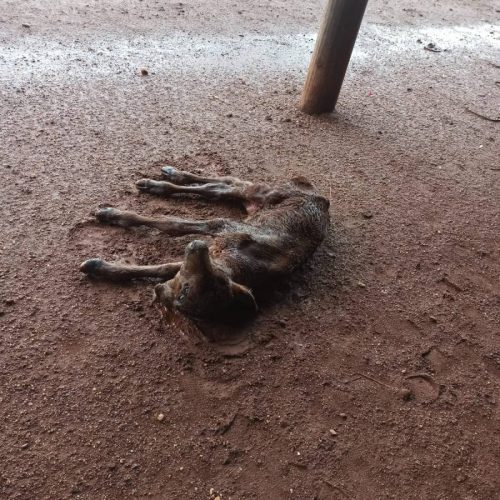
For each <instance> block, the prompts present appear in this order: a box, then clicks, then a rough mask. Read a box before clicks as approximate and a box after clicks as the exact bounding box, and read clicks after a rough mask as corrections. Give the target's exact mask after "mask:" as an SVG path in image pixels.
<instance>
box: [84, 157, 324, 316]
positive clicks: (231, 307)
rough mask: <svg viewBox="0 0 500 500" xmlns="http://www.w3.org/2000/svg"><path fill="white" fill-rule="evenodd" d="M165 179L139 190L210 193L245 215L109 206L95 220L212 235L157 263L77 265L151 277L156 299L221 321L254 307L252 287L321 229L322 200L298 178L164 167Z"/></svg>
mask: <svg viewBox="0 0 500 500" xmlns="http://www.w3.org/2000/svg"><path fill="white" fill-rule="evenodd" d="M162 173H163V175H164V176H165V177H166V178H167V179H168V181H155V180H151V179H143V180H140V181H138V182H137V187H138V189H139V190H141V191H143V192H147V193H152V194H158V195H163V196H169V195H174V194H196V195H199V196H203V197H205V198H209V199H217V200H231V201H237V202H240V203H242V205H243V206H244V207H245V209H246V211H247V214H248V217H247V218H246V219H245V220H244V221H234V220H229V219H222V218H220V219H212V220H207V221H194V220H183V219H177V218H173V217H167V218H162V219H155V218H149V217H143V216H140V215H137V214H135V213H133V212H125V211H120V210H116V209H114V208H111V207H106V208H102V209H99V210H98V211H97V212H96V213H95V216H96V218H97V220H98V221H100V222H102V223H108V224H115V225H119V226H123V227H131V226H140V225H143V226H150V227H154V228H157V229H159V230H161V231H163V232H165V233H166V234H169V235H171V236H180V235H185V234H201V235H210V236H214V240H213V243H212V245H211V246H210V247H209V246H208V245H207V243H205V242H204V241H202V240H194V241H192V242H191V243H190V244H189V245H187V246H186V250H185V255H184V260H183V261H180V262H173V263H167V264H162V265H158V266H129V265H121V264H111V263H108V262H105V261H103V260H100V259H90V260H87V261H85V262H84V263H83V264H82V265H81V270H82V272H84V273H86V274H88V275H91V276H93V277H97V278H102V279H110V280H126V279H134V278H157V279H161V280H163V281H164V283H163V284H159V285H157V286H156V287H155V297H156V300H157V301H158V302H160V303H161V304H163V305H164V306H165V307H166V308H167V309H169V310H177V311H179V312H181V313H182V314H184V315H185V316H188V317H190V318H193V319H198V320H202V319H215V320H224V319H228V318H229V317H231V318H235V317H236V318H239V317H246V316H248V314H251V313H254V312H255V311H256V310H257V303H256V300H255V298H254V294H253V290H259V289H260V288H261V287H263V286H268V285H269V284H272V283H273V282H275V280H276V279H277V278H282V277H286V276H289V275H290V274H291V273H292V272H293V271H294V270H295V269H296V268H297V267H298V266H300V265H301V264H302V263H303V262H304V261H306V260H307V259H308V258H309V257H310V256H311V255H312V253H313V252H314V251H315V249H316V248H317V247H318V245H319V244H320V243H321V241H322V240H323V238H324V236H325V234H326V231H327V229H328V226H329V223H330V218H329V201H328V200H327V199H326V198H324V197H323V196H320V195H318V194H317V193H315V191H314V189H313V187H312V185H311V184H310V183H309V181H308V180H307V179H305V178H302V177H300V178H294V179H292V180H291V181H290V182H289V183H288V184H286V185H284V186H279V187H273V186H269V185H267V184H254V183H251V182H247V181H242V180H240V179H237V178H234V177H216V178H206V177H201V176H198V175H195V174H191V173H189V172H182V171H179V170H177V169H174V168H173V167H164V168H163V169H162Z"/></svg>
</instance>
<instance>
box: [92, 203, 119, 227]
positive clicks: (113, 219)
mask: <svg viewBox="0 0 500 500" xmlns="http://www.w3.org/2000/svg"><path fill="white" fill-rule="evenodd" d="M94 216H95V218H96V219H97V220H98V221H99V222H103V223H106V224H116V223H118V222H119V220H120V212H119V211H118V210H116V209H115V208H111V207H104V208H99V209H97V210H96V211H95V212H94Z"/></svg>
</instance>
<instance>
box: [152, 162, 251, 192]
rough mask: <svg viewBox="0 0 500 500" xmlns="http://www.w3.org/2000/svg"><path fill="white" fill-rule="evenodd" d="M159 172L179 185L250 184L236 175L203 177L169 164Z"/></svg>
mask: <svg viewBox="0 0 500 500" xmlns="http://www.w3.org/2000/svg"><path fill="white" fill-rule="evenodd" d="M161 173H162V174H163V177H165V179H166V180H167V181H168V182H171V183H172V184H177V185H179V186H182V185H186V184H227V185H230V186H239V187H246V186H250V185H251V184H252V183H251V182H248V181H242V180H241V179H238V178H237V177H230V176H224V177H204V176H202V175H197V174H192V173H191V172H186V171H183V170H178V169H176V168H175V167H170V166H166V167H162V169H161Z"/></svg>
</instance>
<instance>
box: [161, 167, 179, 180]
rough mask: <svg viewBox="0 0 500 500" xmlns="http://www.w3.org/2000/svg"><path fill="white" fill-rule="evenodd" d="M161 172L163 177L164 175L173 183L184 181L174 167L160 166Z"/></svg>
mask: <svg viewBox="0 0 500 500" xmlns="http://www.w3.org/2000/svg"><path fill="white" fill-rule="evenodd" d="M161 173H162V174H163V177H166V178H167V179H168V180H169V181H170V182H173V183H174V184H182V183H183V182H184V175H183V174H181V173H180V172H179V171H178V170H177V169H176V168H175V167H169V166H166V167H162V168H161Z"/></svg>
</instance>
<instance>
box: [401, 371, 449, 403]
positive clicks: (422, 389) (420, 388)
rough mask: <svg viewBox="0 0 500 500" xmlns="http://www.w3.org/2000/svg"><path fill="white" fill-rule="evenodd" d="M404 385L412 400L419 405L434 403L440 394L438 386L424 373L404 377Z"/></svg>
mask: <svg viewBox="0 0 500 500" xmlns="http://www.w3.org/2000/svg"><path fill="white" fill-rule="evenodd" d="M406 383H407V385H408V387H409V389H410V391H411V394H412V396H413V398H414V399H415V400H416V401H418V402H420V403H431V402H432V401H435V400H436V399H437V398H438V397H439V394H440V392H441V388H440V386H439V384H437V383H436V382H435V381H434V379H433V378H432V377H431V376H430V375H427V374H426V373H416V374H414V375H408V377H406Z"/></svg>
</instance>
